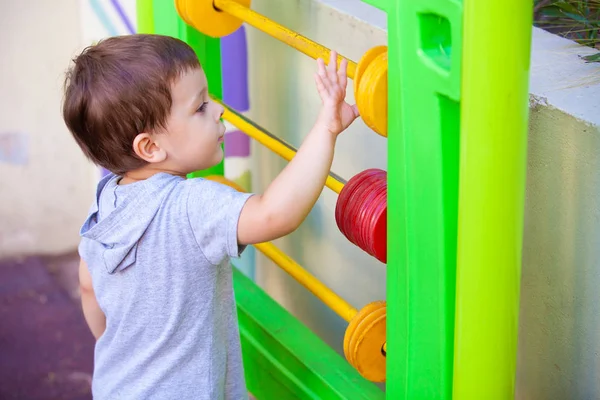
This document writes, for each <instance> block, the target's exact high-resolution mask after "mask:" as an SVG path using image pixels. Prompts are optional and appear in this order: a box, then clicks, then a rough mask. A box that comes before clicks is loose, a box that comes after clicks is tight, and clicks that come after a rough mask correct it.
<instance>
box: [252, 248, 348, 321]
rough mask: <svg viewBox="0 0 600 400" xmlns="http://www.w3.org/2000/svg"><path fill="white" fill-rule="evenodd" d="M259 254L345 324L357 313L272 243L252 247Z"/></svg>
mask: <svg viewBox="0 0 600 400" xmlns="http://www.w3.org/2000/svg"><path fill="white" fill-rule="evenodd" d="M254 247H256V248H257V249H258V250H259V251H260V252H261V253H263V254H264V255H265V256H267V257H268V258H270V259H271V260H272V261H273V262H274V263H275V264H277V265H279V267H280V268H281V269H283V270H284V271H285V272H287V273H288V274H290V276H291V277H293V278H294V279H296V281H298V283H300V284H301V285H302V286H304V287H305V288H307V289H308V290H310V291H311V293H313V294H314V295H315V296H317V297H318V298H319V299H320V300H321V301H322V302H323V303H325V304H326V305H327V306H328V307H329V308H331V309H332V310H333V311H334V312H335V313H336V314H337V315H339V316H340V317H342V318H343V319H344V320H346V322H350V321H351V320H352V318H354V316H355V315H356V314H357V313H358V311H357V310H356V308H354V307H352V306H351V305H350V304H348V302H346V300H344V299H342V298H341V297H340V296H338V295H337V294H335V293H334V292H333V291H332V290H331V289H329V288H328V287H327V286H325V285H324V284H323V283H322V282H321V281H319V280H318V279H317V278H315V277H314V276H313V275H311V274H310V273H309V272H308V271H306V270H305V269H304V268H302V267H301V266H300V265H298V263H296V262H295V261H294V260H292V259H291V258H290V257H288V255H287V254H285V253H284V252H283V251H281V250H279V249H278V248H277V247H276V246H275V245H274V244H272V243H259V244H256V245H254Z"/></svg>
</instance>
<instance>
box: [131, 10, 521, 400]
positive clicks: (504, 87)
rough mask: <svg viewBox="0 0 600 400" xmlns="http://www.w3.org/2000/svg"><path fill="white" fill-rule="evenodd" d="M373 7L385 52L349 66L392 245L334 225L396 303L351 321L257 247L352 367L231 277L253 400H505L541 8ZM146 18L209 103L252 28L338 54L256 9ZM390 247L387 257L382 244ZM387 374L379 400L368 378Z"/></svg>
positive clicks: (510, 377)
mask: <svg viewBox="0 0 600 400" xmlns="http://www.w3.org/2000/svg"><path fill="white" fill-rule="evenodd" d="M365 2H366V3H368V4H371V5H372V6H375V7H378V8H380V9H381V10H383V11H385V12H386V13H387V15H388V45H387V46H377V47H374V48H372V49H370V50H369V51H367V52H366V53H365V54H364V55H363V57H362V58H361V60H360V62H359V63H358V64H356V63H354V62H349V69H348V71H349V75H350V77H351V78H353V80H354V90H355V97H356V99H357V104H358V107H359V110H360V112H361V116H362V118H363V119H364V120H365V123H366V124H367V125H368V126H369V127H370V128H371V129H373V130H374V131H375V132H376V133H377V134H379V135H382V136H384V137H387V138H388V171H387V180H386V182H385V185H383V184H381V182H383V181H382V180H379V182H380V184H379V185H378V186H375V187H374V186H371V185H368V184H365V185H364V186H363V188H362V193H363V195H364V196H367V194H366V193H368V195H371V196H372V197H373V198H379V199H381V197H380V196H379V197H378V195H380V194H381V193H383V192H387V198H388V201H387V202H386V203H385V209H386V212H387V215H386V217H383V219H387V221H386V222H387V226H386V229H385V230H387V235H383V236H384V237H382V236H381V235H380V234H375V231H377V232H380V229H381V226H382V225H381V224H374V226H377V227H378V228H374V227H373V226H371V227H370V228H365V226H364V225H362V226H361V225H360V224H361V223H360V222H356V221H354V226H353V227H350V228H349V227H346V226H344V225H343V224H340V222H339V221H341V218H339V217H338V218H337V221H338V226H340V230H341V231H342V232H343V233H344V234H345V235H346V237H348V238H349V240H351V241H353V243H355V244H356V245H357V246H359V247H361V248H362V249H363V250H365V251H367V252H368V253H369V254H371V255H373V256H375V257H377V258H378V259H380V260H384V261H385V262H387V289H388V290H387V301H386V302H377V301H374V302H372V303H370V304H369V305H367V306H366V307H364V308H363V309H362V310H360V311H357V310H355V309H354V308H353V307H351V306H350V305H349V304H348V303H347V302H345V301H344V300H342V299H341V298H339V297H338V296H337V295H335V294H334V293H333V292H332V291H331V290H329V289H328V288H326V287H324V285H322V284H319V283H318V281H317V280H316V279H314V277H312V276H311V275H310V274H308V273H307V272H306V271H304V270H303V269H302V268H300V266H299V265H298V264H297V263H295V262H294V261H293V260H291V259H290V258H289V257H287V256H285V255H284V254H283V253H282V252H281V251H280V250H278V249H277V248H275V247H274V246H273V245H272V244H260V245H257V246H256V247H257V249H259V251H262V252H263V253H265V254H266V255H267V256H268V257H269V258H271V259H272V260H273V261H274V262H275V263H276V264H278V265H279V266H280V267H282V268H284V269H285V270H286V271H287V272H288V273H290V274H291V275H292V276H294V277H295V278H297V279H298V280H299V281H300V282H301V283H302V284H303V285H304V286H305V287H307V288H308V289H309V290H311V291H312V292H313V293H314V294H315V295H317V296H318V297H319V298H320V299H321V300H323V302H325V303H326V304H328V305H329V306H330V307H332V309H334V310H335V311H336V312H337V313H338V314H339V315H340V316H342V318H344V319H345V320H346V321H349V326H348V329H347V330H346V334H345V338H344V353H345V355H346V358H347V361H348V363H349V364H351V365H352V366H353V368H352V369H348V368H346V366H345V365H344V364H342V363H340V362H339V360H338V359H337V358H336V355H334V354H332V352H331V351H329V350H328V349H326V346H323V345H322V344H321V343H320V342H319V341H318V340H317V339H316V338H315V337H314V335H311V333H310V332H308V331H307V330H306V329H304V328H303V327H302V326H301V324H299V323H298V322H297V321H296V320H294V319H293V318H291V316H289V315H287V314H285V311H284V310H282V309H281V308H278V307H277V305H276V304H273V302H272V301H270V300H269V299H267V296H265V295H264V294H262V292H260V289H258V288H257V287H256V286H255V285H253V284H252V283H251V282H249V281H248V280H246V279H244V278H243V277H242V276H240V274H237V273H234V280H235V281H234V285H235V289H236V296H237V299H236V300H237V304H238V314H239V315H240V333H241V337H242V347H243V352H244V363H245V366H246V375H247V382H248V387H249V389H250V391H252V392H253V393H254V394H255V395H256V396H257V398H263V397H264V398H292V397H294V398H297V397H300V398H349V399H355V398H367V399H371V398H383V397H386V396H387V397H388V398H390V399H394V400H395V399H453V398H454V399H471V398H473V399H481V398H485V399H507V398H511V397H512V396H513V395H514V393H513V392H514V379H515V365H516V337H517V322H518V298H519V286H518V284H519V274H520V259H521V257H520V254H521V235H522V212H523V197H524V175H525V174H524V171H525V152H526V134H527V115H528V72H529V43H530V35H531V14H532V10H531V8H532V4H531V2H526V1H522V0H504V1H503V2H500V1H498V0H489V1H486V2H481V1H476V0H465V1H464V2H463V1H460V0H413V1H404V0H397V1H395V0H368V1H365ZM138 18H139V26H140V27H141V29H140V31H141V32H156V33H162V34H170V35H172V36H177V37H180V38H182V39H183V40H186V41H187V42H188V43H189V44H190V45H192V46H193V47H194V48H195V49H196V51H197V53H198V54H199V58H200V61H201V62H202V64H203V68H204V69H205V70H206V72H207V77H208V80H209V88H212V89H210V90H211V91H212V93H211V95H212V96H213V97H214V98H216V99H220V98H221V97H220V83H221V81H220V69H219V68H220V67H219V63H218V59H219V57H218V48H219V47H218V43H219V42H218V41H219V38H221V37H223V36H224V35H228V34H231V33H233V32H235V31H236V30H237V29H239V27H240V26H241V24H242V23H243V22H246V23H248V24H249V25H251V26H253V27H255V28H257V29H260V30H262V31H263V32H265V33H268V34H270V35H272V36H273V37H275V38H277V39H279V40H281V41H283V42H285V43H287V44H289V45H290V46H292V47H294V48H296V49H298V50H300V51H301V52H303V53H304V54H306V55H308V56H310V57H313V58H317V57H321V58H323V59H324V60H328V58H329V57H328V55H329V49H327V48H325V47H324V46H321V45H319V44H317V43H315V42H313V41H311V40H309V39H308V38H305V37H303V36H301V35H299V34H298V33H296V32H293V31H291V30H289V29H287V28H285V27H283V26H281V25H279V24H277V23H275V22H273V21H271V20H269V19H268V18H266V17H265V16H262V15H260V14H258V13H256V12H254V11H252V10H251V4H250V0H236V1H233V0H153V1H152V0H138ZM182 21H185V24H184V23H183V22H182ZM509 26H510V28H509V29H507V27H509ZM209 54H210V56H209ZM340 57H341V56H340ZM340 59H341V58H340ZM388 110H389V113H388ZM223 117H224V119H225V120H227V121H229V122H230V123H232V124H233V125H235V126H237V127H238V128H239V129H241V130H242V131H244V132H246V133H247V134H249V135H250V136H252V137H253V138H255V139H256V140H258V141H259V142H261V143H263V144H265V145H267V146H268V147H269V148H271V149H272V150H274V151H276V152H277V153H278V154H279V155H281V156H282V157H284V158H286V159H288V160H289V159H291V157H293V154H294V149H293V148H292V147H291V146H289V145H287V144H285V143H284V142H282V141H280V140H278V139H277V138H276V136H275V135H272V134H270V133H267V132H266V131H264V130H262V129H260V128H258V127H257V125H256V124H254V123H252V122H249V121H247V120H246V119H244V118H243V117H241V116H240V115H238V114H236V113H235V112H234V111H233V110H231V109H229V108H226V112H225V114H224V115H223ZM207 174H208V173H207ZM366 175H368V173H367V172H366V171H365V172H363V173H361V174H358V175H357V176H355V177H353V179H351V180H350V181H349V182H348V184H345V182H343V181H342V180H341V179H339V178H338V177H337V176H336V175H335V174H330V176H329V178H328V180H327V186H328V187H330V188H331V189H332V190H334V191H335V192H336V193H339V194H340V196H339V197H338V207H337V208H336V214H337V213H338V212H339V213H341V214H346V215H345V216H347V215H348V213H349V210H352V207H353V206H356V204H357V203H353V202H355V201H356V199H355V198H352V196H350V195H345V194H344V190H350V186H351V183H352V182H354V183H356V182H358V183H360V182H369V181H368V179H367V178H366V177H365V176H366ZM374 175H378V174H374ZM379 176H382V175H379ZM211 179H218V178H214V177H213V178H211ZM221 181H222V182H224V183H227V182H226V181H223V180H222V179H221ZM355 186H360V185H358V184H356V185H355ZM347 188H348V189H347ZM384 188H385V190H384ZM355 190H356V188H355ZM376 191H377V192H376ZM369 204H371V205H369ZM375 204H378V205H381V204H382V202H381V201H378V202H373V203H369V202H367V201H365V202H364V205H363V206H361V207H363V208H361V212H372V213H373V212H374V210H373V209H372V208H371V207H374V205H375ZM388 204H389V206H390V207H389V210H388V209H387V205H388ZM356 210H357V209H353V211H354V212H355V214H356V215H362V214H361V213H356ZM377 215H379V217H378V218H381V215H383V214H382V213H379V214H377ZM357 220H358V221H360V220H361V219H360V218H357ZM378 221H379V220H378ZM359 228H362V231H361V229H359ZM378 229H379V230H378ZM365 237H370V238H371V239H370V240H366V239H365ZM357 238H358V240H356V239H357ZM382 241H383V242H385V243H386V245H387V247H386V249H385V251H384V256H382V255H381V249H379V250H376V249H375V246H374V243H381V242H382ZM258 298H260V302H261V303H260V306H258V303H257V301H258V300H257V299H258ZM388 308H389V310H388ZM388 311H389V315H388ZM275 316H276V317H275ZM273 318H277V322H275V321H274V320H273ZM282 321H285V324H287V325H288V328H289V326H293V330H294V331H293V332H290V330H289V329H288V330H286V329H285V325H282V324H283V322H282ZM299 332H302V334H299ZM298 337H302V340H298V339H297V338H298ZM315 354H319V355H318V356H315ZM356 371H358V372H359V373H360V375H361V376H362V377H363V378H364V379H363V378H361V377H360V375H358V374H357V373H356ZM381 374H383V377H384V378H385V382H386V393H385V394H384V393H383V392H382V391H380V390H379V389H378V388H377V387H376V386H374V385H372V384H371V383H370V381H381V380H384V379H382V377H381Z"/></svg>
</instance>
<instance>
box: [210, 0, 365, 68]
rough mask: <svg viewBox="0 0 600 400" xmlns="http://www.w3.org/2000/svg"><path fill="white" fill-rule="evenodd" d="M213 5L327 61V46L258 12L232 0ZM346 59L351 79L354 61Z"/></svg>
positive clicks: (222, 0) (339, 58)
mask: <svg viewBox="0 0 600 400" xmlns="http://www.w3.org/2000/svg"><path fill="white" fill-rule="evenodd" d="M214 6H215V8H217V9H218V10H220V11H223V12H226V13H228V14H231V15H233V16H234V17H236V18H238V19H241V20H242V21H244V22H246V23H248V24H250V25H252V26H253V27H255V28H256V29H259V30H261V31H263V32H264V33H266V34H268V35H271V36H273V37H274V38H275V39H278V40H281V41H282V42H284V43H286V44H287V45H289V46H291V47H293V48H295V49H296V50H298V51H300V52H302V53H304V54H306V55H307V56H309V57H312V58H314V59H315V60H316V59H317V58H322V59H323V61H325V64H327V63H328V62H329V53H330V52H331V50H330V49H328V48H327V47H325V46H323V45H321V44H319V43H316V42H314V41H312V40H310V39H308V38H307V37H304V36H302V35H300V34H299V33H297V32H294V31H292V30H290V29H288V28H286V27H284V26H282V25H279V24H278V23H276V22H274V21H272V20H270V19H268V18H267V17H265V16H263V15H261V14H258V13H257V12H255V11H252V10H251V9H249V8H247V7H244V6H243V5H241V4H239V3H238V2H236V1H234V0H214ZM344 58H346V57H342V56H340V55H338V65H339V63H340V61H342V59H344ZM346 60H348V71H347V75H348V77H349V78H350V79H352V78H354V74H355V72H356V63H355V62H354V61H352V60H349V59H348V58H346Z"/></svg>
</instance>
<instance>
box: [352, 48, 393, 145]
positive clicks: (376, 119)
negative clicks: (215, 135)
mask: <svg viewBox="0 0 600 400" xmlns="http://www.w3.org/2000/svg"><path fill="white" fill-rule="evenodd" d="M387 71H388V53H387V47H385V46H378V47H375V48H373V49H371V50H369V51H367V52H366V53H365V55H364V56H363V58H362V59H361V60H360V62H359V63H358V67H357V73H356V76H355V78H354V92H355V98H356V105H357V107H358V111H359V112H360V116H361V118H362V119H363V121H364V122H365V124H366V125H367V126H368V127H369V128H371V129H373V130H374V131H375V132H377V133H378V134H380V135H381V136H385V137H387V124H388V84H387Z"/></svg>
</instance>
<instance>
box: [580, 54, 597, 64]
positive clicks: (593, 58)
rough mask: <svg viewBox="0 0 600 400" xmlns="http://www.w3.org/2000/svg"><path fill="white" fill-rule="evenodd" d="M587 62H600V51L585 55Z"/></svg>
mask: <svg viewBox="0 0 600 400" xmlns="http://www.w3.org/2000/svg"><path fill="white" fill-rule="evenodd" d="M581 58H583V59H584V60H585V61H586V62H600V53H596V54H590V55H589V56H583V57H581Z"/></svg>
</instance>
